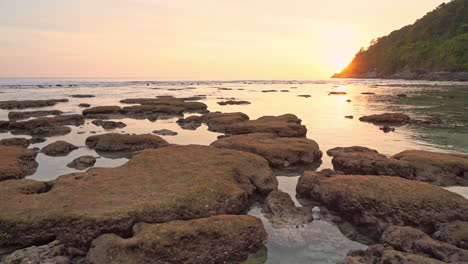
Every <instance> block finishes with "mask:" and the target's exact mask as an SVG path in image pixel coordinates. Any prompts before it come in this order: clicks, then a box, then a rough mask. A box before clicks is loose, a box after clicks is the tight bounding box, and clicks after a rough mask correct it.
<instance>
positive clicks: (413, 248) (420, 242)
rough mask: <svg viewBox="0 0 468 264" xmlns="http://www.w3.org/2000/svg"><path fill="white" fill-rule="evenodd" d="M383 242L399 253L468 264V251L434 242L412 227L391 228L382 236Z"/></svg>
mask: <svg viewBox="0 0 468 264" xmlns="http://www.w3.org/2000/svg"><path fill="white" fill-rule="evenodd" d="M381 242H382V243H384V244H387V245H390V246H391V247H393V248H394V249H396V250H399V251H403V252H406V253H411V254H416V255H420V256H425V257H430V258H434V259H437V260H440V261H443V262H447V263H466V262H468V250H465V249H461V248H457V247H456V246H454V245H451V244H448V243H445V242H440V241H437V240H434V239H432V238H431V237H430V236H429V235H427V234H426V233H424V232H422V231H420V230H418V229H415V228H412V227H407V226H391V227H389V228H387V230H385V232H384V233H383V234H382V238H381Z"/></svg>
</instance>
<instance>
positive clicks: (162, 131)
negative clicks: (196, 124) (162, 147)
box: [153, 129, 177, 136]
mask: <svg viewBox="0 0 468 264" xmlns="http://www.w3.org/2000/svg"><path fill="white" fill-rule="evenodd" d="M153 134H156V135H160V136H176V135H177V132H175V131H172V130H169V129H160V130H154V131H153Z"/></svg>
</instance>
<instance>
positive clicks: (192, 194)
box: [0, 145, 278, 249]
mask: <svg viewBox="0 0 468 264" xmlns="http://www.w3.org/2000/svg"><path fill="white" fill-rule="evenodd" d="M22 150H23V149H22ZM277 184H278V182H277V180H276V178H275V177H274V175H273V173H272V171H271V169H270V168H269V166H268V163H267V161H266V160H264V159H263V158H261V157H259V156H257V155H254V154H251V153H246V152H240V151H234V150H224V149H217V148H212V147H206V146H196V145H189V146H169V147H166V148H160V149H149V150H144V151H142V152H141V153H139V154H137V155H135V156H134V157H133V158H132V159H131V160H130V161H129V162H127V163H126V164H124V165H122V166H120V167H117V168H92V169H90V170H88V171H86V172H80V173H73V174H69V175H66V176H61V177H59V178H57V179H56V180H53V181H51V182H48V183H43V182H38V181H33V180H14V181H5V182H3V183H2V184H0V193H1V195H0V230H2V232H0V247H6V246H30V245H34V244H36V243H38V242H40V241H45V240H48V239H51V238H56V239H59V240H60V241H61V242H62V243H64V244H65V245H66V246H72V247H76V248H80V249H87V248H88V246H89V245H90V243H91V242H92V241H93V240H94V239H96V238H97V237H98V236H100V235H102V234H105V233H110V232H111V233H115V234H118V235H125V234H129V233H130V230H131V228H132V226H133V225H134V224H135V223H139V222H146V223H162V222H167V221H173V220H188V219H196V218H203V217H209V216H213V215H220V214H242V213H244V212H246V210H247V209H248V208H249V207H250V205H251V201H252V199H253V197H254V195H265V196H266V195H268V194H269V193H270V192H271V191H273V190H275V189H277Z"/></svg>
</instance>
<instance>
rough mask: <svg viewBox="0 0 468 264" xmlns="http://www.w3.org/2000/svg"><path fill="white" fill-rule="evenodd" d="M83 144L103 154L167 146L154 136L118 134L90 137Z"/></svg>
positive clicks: (165, 142)
mask: <svg viewBox="0 0 468 264" xmlns="http://www.w3.org/2000/svg"><path fill="white" fill-rule="evenodd" d="M85 143H86V146H88V147H90V148H92V149H96V150H97V151H103V152H119V151H138V150H143V149H151V148H160V147H166V146H168V145H169V143H167V141H166V140H164V139H162V138H161V137H158V136H155V135H150V134H145V135H129V134H118V133H109V134H103V135H97V136H91V137H88V138H87V139H86V142H85Z"/></svg>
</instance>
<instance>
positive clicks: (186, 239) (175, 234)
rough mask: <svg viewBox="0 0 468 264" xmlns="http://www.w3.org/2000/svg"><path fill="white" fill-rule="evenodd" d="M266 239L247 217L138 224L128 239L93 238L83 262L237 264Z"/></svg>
mask: <svg viewBox="0 0 468 264" xmlns="http://www.w3.org/2000/svg"><path fill="white" fill-rule="evenodd" d="M266 239H267V234H266V232H265V229H264V228H263V225H262V222H261V221H260V220H259V219H257V218H255V217H252V216H247V215H243V216H229V215H221V216H212V217H209V218H201V219H196V220H190V221H172V222H168V223H163V224H145V223H139V224H137V225H135V226H134V227H133V236H132V237H131V238H128V239H123V238H121V237H119V236H117V235H115V234H106V235H103V236H101V237H99V238H97V239H96V240H95V241H94V242H93V244H92V248H91V250H90V251H89V253H88V257H87V260H88V261H89V263H91V264H101V263H115V264H131V263H134V264H140V263H155V264H165V263H184V264H189V263H193V264H197V263H226V262H227V261H236V263H237V262H238V261H243V260H245V259H247V256H248V254H250V253H254V252H257V251H258V250H260V249H261V248H262V247H263V245H264V244H265V242H266Z"/></svg>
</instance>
